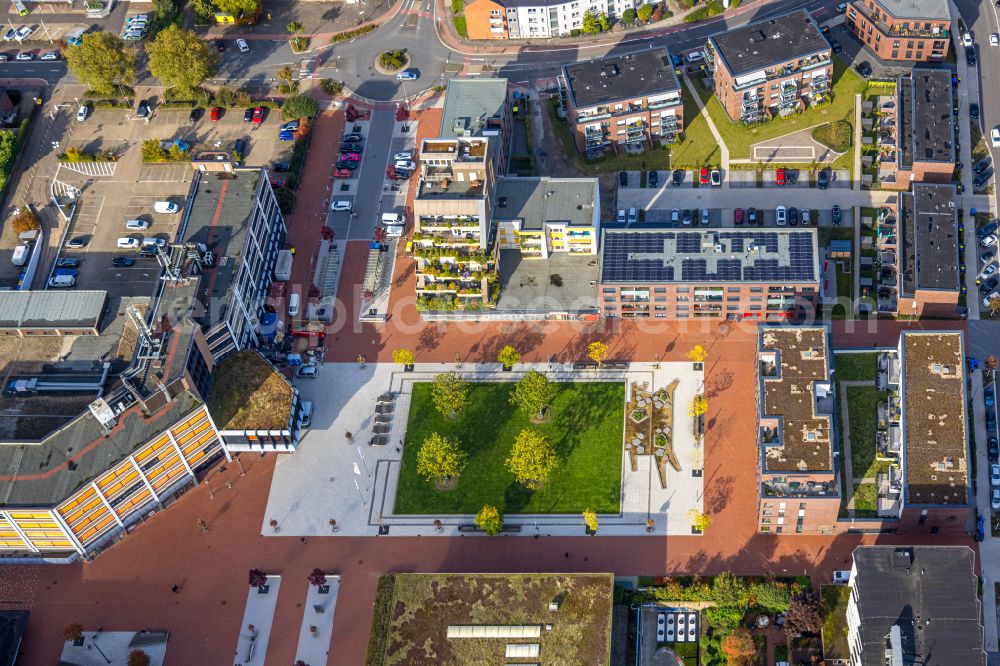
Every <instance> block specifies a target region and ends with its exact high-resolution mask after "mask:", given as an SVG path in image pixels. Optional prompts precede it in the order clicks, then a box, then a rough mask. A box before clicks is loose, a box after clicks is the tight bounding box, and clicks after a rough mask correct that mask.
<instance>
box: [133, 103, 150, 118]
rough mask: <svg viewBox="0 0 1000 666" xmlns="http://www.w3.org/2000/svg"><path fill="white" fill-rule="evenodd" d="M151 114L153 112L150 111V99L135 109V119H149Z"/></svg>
mask: <svg viewBox="0 0 1000 666" xmlns="http://www.w3.org/2000/svg"><path fill="white" fill-rule="evenodd" d="M150 112H151V111H150V108H149V100H148V99H144V100H142V101H141V102H139V106H137V107H136V109H135V117H136V118H148V117H149V114H150Z"/></svg>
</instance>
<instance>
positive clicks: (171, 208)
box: [153, 201, 181, 214]
mask: <svg viewBox="0 0 1000 666" xmlns="http://www.w3.org/2000/svg"><path fill="white" fill-rule="evenodd" d="M180 209H181V207H180V206H178V205H177V204H175V203H174V202H173V201H157V202H156V203H154V204H153V210H154V211H156V212H157V213H171V214H172V213H176V212H179V211H180Z"/></svg>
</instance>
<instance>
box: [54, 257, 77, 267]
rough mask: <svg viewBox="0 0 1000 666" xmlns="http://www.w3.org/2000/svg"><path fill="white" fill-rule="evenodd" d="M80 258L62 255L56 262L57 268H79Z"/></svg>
mask: <svg viewBox="0 0 1000 666" xmlns="http://www.w3.org/2000/svg"><path fill="white" fill-rule="evenodd" d="M79 267H80V260H79V259H77V258H76V257H60V258H59V261H57V262H56V268H79Z"/></svg>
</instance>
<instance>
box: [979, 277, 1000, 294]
mask: <svg viewBox="0 0 1000 666" xmlns="http://www.w3.org/2000/svg"><path fill="white" fill-rule="evenodd" d="M998 282H1000V277H997V276H995V275H994V276H993V277H991V278H989V279H987V280H985V281H983V282H982V283H980V285H979V293H981V294H988V293H990V292H991V291H993V287H995V286H997V283H998Z"/></svg>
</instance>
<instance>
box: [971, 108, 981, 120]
mask: <svg viewBox="0 0 1000 666" xmlns="http://www.w3.org/2000/svg"><path fill="white" fill-rule="evenodd" d="M969 117H970V118H972V119H973V120H979V105H978V104H970V105H969Z"/></svg>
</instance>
